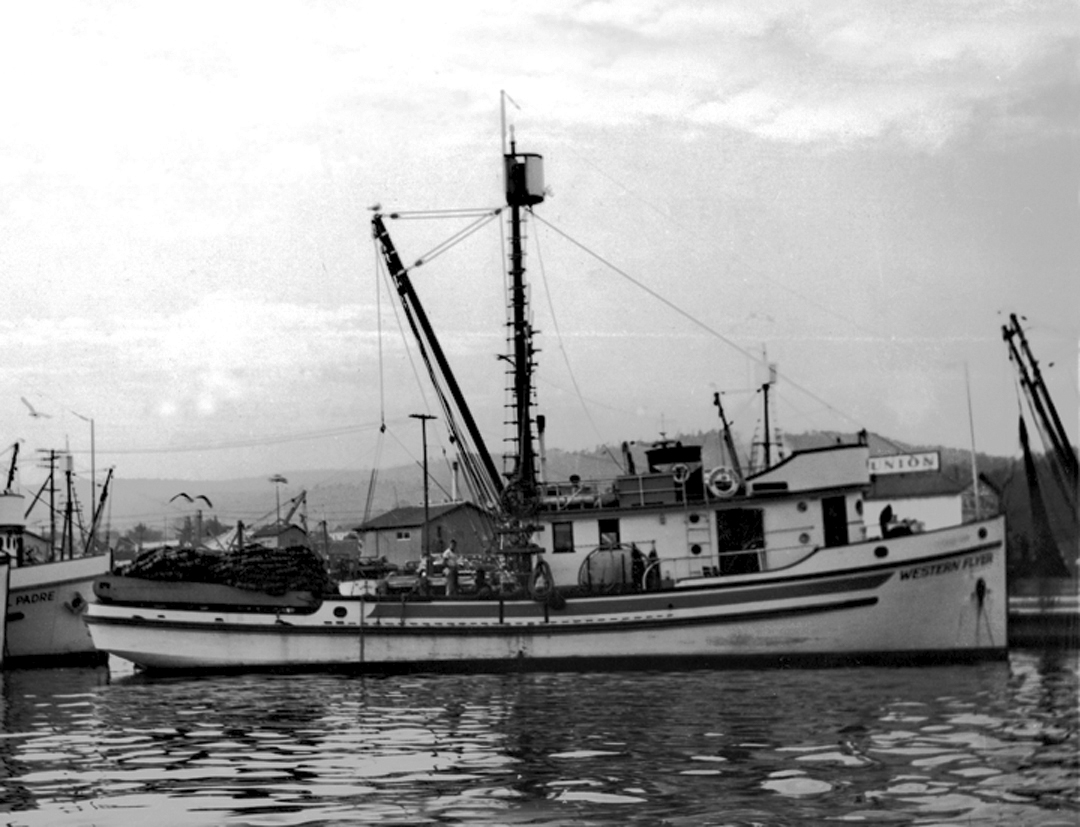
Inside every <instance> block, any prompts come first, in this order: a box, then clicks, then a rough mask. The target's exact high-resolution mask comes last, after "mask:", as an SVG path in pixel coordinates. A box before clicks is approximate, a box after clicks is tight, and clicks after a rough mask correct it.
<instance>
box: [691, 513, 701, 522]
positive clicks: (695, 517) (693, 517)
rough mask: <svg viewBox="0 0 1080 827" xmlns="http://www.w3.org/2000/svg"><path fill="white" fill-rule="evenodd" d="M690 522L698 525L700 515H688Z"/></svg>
mask: <svg viewBox="0 0 1080 827" xmlns="http://www.w3.org/2000/svg"><path fill="white" fill-rule="evenodd" d="M690 522H692V523H700V522H701V515H700V514H691V515H690Z"/></svg>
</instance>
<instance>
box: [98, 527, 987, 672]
mask: <svg viewBox="0 0 1080 827" xmlns="http://www.w3.org/2000/svg"><path fill="white" fill-rule="evenodd" d="M1004 532H1005V526H1004V520H1003V519H1001V518H997V519H994V520H989V521H984V522H981V523H975V524H969V525H964V526H959V527H956V528H950V529H945V530H942V531H936V532H929V533H926V534H919V535H913V536H908V537H902V538H894V539H890V540H888V541H886V542H883V541H875V542H871V543H860V544H855V545H850V546H844V547H841V548H835V549H822V550H821V551H819V552H818V553H815V554H813V555H811V556H810V557H809V558H807V559H806V560H804V561H803V562H801V563H799V564H798V565H795V566H791V567H789V568H787V569H780V570H776V571H771V572H764V573H756V574H748V575H740V576H735V577H724V578H712V579H698V580H697V581H695V582H694V583H693V584H686V585H685V587H682V588H674V589H666V590H660V591H652V592H645V593H637V594H629V595H619V596H609V597H597V596H591V597H575V598H571V599H569V600H568V601H567V602H566V605H565V606H564V607H562V608H554V607H551V606H548V605H545V604H542V603H539V602H536V601H531V600H515V601H509V600H508V601H499V600H498V599H487V600H470V599H458V600H432V601H402V600H393V599H391V600H377V599H375V600H373V599H369V598H364V597H356V598H346V597H340V598H330V599H327V600H325V601H323V603H322V604H321V605H320V606H319V608H318V609H317V610H315V611H314V612H311V613H302V612H295V611H290V612H286V611H281V612H277V613H267V612H265V611H262V612H256V611H236V610H230V609H225V610H217V609H198V608H161V607H151V606H149V605H141V606H140V605H125V604H118V603H112V604H110V603H94V604H91V606H90V609H89V611H88V613H87V622H88V624H89V626H90V631H91V634H92V636H93V640H94V643H95V644H96V646H97V647H98V648H99V649H101V650H102V651H106V652H108V653H110V654H112V655H116V656H118V657H121V658H125V659H127V660H130V661H133V662H134V663H135V664H136V665H138V666H142V667H146V668H152V669H165V670H169V669H171V670H195V669H211V670H213V669H244V668H300V669H303V668H334V667H342V668H357V669H363V668H372V669H380V668H427V667H431V666H435V665H450V666H458V667H461V668H466V667H468V668H481V669H484V668H499V667H505V666H507V665H519V666H525V667H528V666H530V665H531V666H533V667H541V666H544V665H568V666H571V667H573V666H581V667H587V666H591V665H594V664H597V663H601V662H613V661H619V662H625V663H631V664H632V663H634V662H641V663H644V662H648V661H656V660H669V659H679V660H683V661H686V662H687V663H691V664H692V663H694V662H695V661H700V662H702V663H704V662H710V663H723V662H725V661H730V662H732V663H734V662H739V661H742V660H755V659H756V660H760V659H766V660H773V661H777V662H783V661H784V660H785V659H799V658H806V659H812V658H817V657H823V658H829V657H839V658H842V659H851V660H857V659H861V658H875V659H877V658H886V659H898V660H904V659H909V658H915V657H941V658H955V657H961V658H970V657H997V656H1001V655H1003V654H1004V652H1005V646H1006V643H1007V641H1006V633H1007V629H1006V617H1007V605H1008V604H1007V597H1006V590H1005V546H1004ZM883 547H887V553H886V554H885V555H882V554H881V549H882V548H883Z"/></svg>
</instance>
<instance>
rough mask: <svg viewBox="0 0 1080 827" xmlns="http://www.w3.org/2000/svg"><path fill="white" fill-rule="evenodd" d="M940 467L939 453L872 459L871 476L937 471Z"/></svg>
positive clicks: (892, 455)
mask: <svg viewBox="0 0 1080 827" xmlns="http://www.w3.org/2000/svg"><path fill="white" fill-rule="evenodd" d="M940 467H941V456H940V454H939V452H937V451H926V452H925V453H921V454H890V455H889V456H884V457H870V473H871V474H910V473H912V472H914V471H937V470H939V469H940Z"/></svg>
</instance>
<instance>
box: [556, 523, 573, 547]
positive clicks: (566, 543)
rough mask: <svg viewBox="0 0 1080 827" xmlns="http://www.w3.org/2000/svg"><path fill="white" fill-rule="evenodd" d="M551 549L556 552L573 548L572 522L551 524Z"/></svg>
mask: <svg viewBox="0 0 1080 827" xmlns="http://www.w3.org/2000/svg"><path fill="white" fill-rule="evenodd" d="M551 550H552V551H553V552H555V553H556V554H560V553H564V552H572V551H573V550H574V524H573V523H552V524H551Z"/></svg>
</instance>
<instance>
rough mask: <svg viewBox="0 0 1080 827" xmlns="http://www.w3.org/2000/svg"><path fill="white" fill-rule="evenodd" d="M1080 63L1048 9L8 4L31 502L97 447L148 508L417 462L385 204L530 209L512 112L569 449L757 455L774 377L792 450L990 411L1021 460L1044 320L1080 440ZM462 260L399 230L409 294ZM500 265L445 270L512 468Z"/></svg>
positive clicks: (0, 168)
mask: <svg viewBox="0 0 1080 827" xmlns="http://www.w3.org/2000/svg"><path fill="white" fill-rule="evenodd" d="M1078 30H1080V15H1078V14H1077V6H1076V4H1075V2H1060V3H1057V2H1053V1H1052V0H1048V1H1047V2H1006V0H1000V1H999V0H990V2H987V0H972V1H971V2H964V1H963V0H953V2H949V3H941V2H918V1H915V2H912V0H904V1H903V2H880V3H865V2H790V0H784V2H752V3H751V2H746V1H745V0H740V2H722V1H717V0H708V2H705V0H701V1H700V2H678V0H663V2H646V1H645V0H638V1H637V2H633V1H631V2H622V0H620V2H560V1H559V0H554V1H551V2H544V3H539V4H532V5H531V6H525V5H523V4H513V3H506V2H491V3H485V2H461V3H446V4H436V3H429V2H424V3H412V2H408V1H407V0H406V2H398V3H374V2H372V3H366V2H305V3H287V2H283V3H261V2H260V3H253V2H237V3H227V2H226V3H212V4H211V3H206V4H203V3H184V4H162V3H123V2H119V3H112V2H99V3H83V2H80V3H72V4H70V5H62V6H58V5H57V4H48V5H47V6H39V5H38V4H30V3H21V4H9V5H8V6H7V7H6V8H5V9H4V11H3V25H2V26H0V69H2V71H3V74H4V76H5V78H6V82H5V83H4V84H3V85H2V87H0V111H2V112H3V127H2V129H0V183H2V186H3V193H4V197H3V199H2V200H0V230H2V238H3V243H2V244H0V270H2V273H3V284H4V287H5V291H6V296H5V297H4V301H3V304H2V306H3V312H2V313H0V346H2V348H3V353H4V358H3V360H2V366H0V434H2V435H3V440H4V442H5V443H13V442H14V441H15V440H17V439H21V440H24V443H23V449H22V450H23V452H24V456H26V457H28V458H27V459H25V460H24V461H23V474H24V475H26V474H28V473H29V472H30V469H31V468H32V466H33V464H34V463H33V461H32V460H31V459H30V458H29V456H32V455H33V453H34V452H35V451H37V450H39V449H48V448H62V447H64V445H65V444H67V445H69V446H70V448H71V449H72V450H73V451H74V452H75V462H76V465H77V467H78V468H79V469H86V468H88V466H89V456H88V449H89V442H90V430H91V429H90V426H89V423H88V422H87V420H89V419H93V421H94V428H93V431H94V434H95V442H96V449H97V466H98V469H99V473H100V472H101V469H103V468H104V467H106V466H109V465H113V466H115V467H116V473H117V475H118V477H120V478H125V477H127V478H134V477H145V476H152V477H190V478H204V479H216V478H231V477H240V476H247V475H260V474H271V473H275V472H280V471H285V470H288V469H301V468H309V469H312V468H363V467H367V466H368V465H369V464H370V463H371V462H372V461H373V460H374V458H375V453H376V447H377V445H378V439H377V427H378V425H379V423H380V422H381V421H382V420H383V419H385V421H386V422H387V427H388V432H387V436H386V437H384V438H383V454H382V457H383V460H384V461H386V462H392V463H396V462H400V461H408V459H409V457H413V458H415V457H416V456H418V454H419V450H420V449H419V433H418V425H417V422H416V421H415V420H410V419H409V418H408V415H409V414H410V413H419V412H424V411H428V410H430V411H431V412H432V413H438V411H436V410H435V409H434V405H435V403H434V397H433V396H432V394H431V392H430V390H429V389H427V388H425V387H424V386H423V384H422V383H420V382H418V381H417V378H416V375H417V373H416V372H417V367H416V363H415V350H414V349H413V348H412V345H411V343H407V342H406V340H405V339H404V338H403V337H402V335H401V333H400V330H399V327H398V321H397V318H396V316H395V311H396V307H395V305H394V303H393V301H391V299H390V297H389V296H388V294H387V291H386V287H385V284H384V285H382V286H381V287H379V286H378V285H379V278H380V276H379V269H378V266H377V256H376V254H375V250H374V248H373V244H372V240H371V235H370V226H369V222H370V217H371V213H370V211H369V208H370V207H371V206H372V205H374V204H376V203H380V204H382V206H383V208H384V209H386V210H390V209H400V210H422V209H449V208H457V207H496V206H498V205H499V204H500V201H501V198H502V183H501V167H500V155H501V151H502V150H501V139H502V136H501V129H500V90H505V91H506V92H507V93H508V95H509V96H510V99H511V100H510V102H509V103H507V105H506V112H507V120H508V121H509V122H511V123H512V124H513V126H514V128H515V135H516V138H517V141H518V149H519V150H522V151H529V152H536V153H540V154H542V155H543V156H544V159H545V177H546V183H547V186H548V188H549V195H548V198H547V201H546V202H545V203H544V204H542V205H540V206H539V207H538V208H537V215H538V220H535V221H532V222H531V223H530V224H529V226H528V235H529V252H528V265H529V268H530V270H529V272H530V279H531V284H532V298H533V302H534V304H533V308H534V315H535V322H536V326H537V327H538V328H539V330H540V331H541V332H540V335H539V337H538V344H539V346H540V347H541V349H542V352H541V353H540V354H539V377H538V391H537V399H538V410H539V411H540V412H542V413H544V414H545V415H546V417H547V420H548V423H549V424H548V436H547V443H548V445H550V446H557V447H562V448H567V449H577V448H589V447H592V446H595V445H598V444H601V443H606V442H615V441H621V440H627V439H645V440H647V439H651V438H655V437H656V436H658V435H659V433H661V432H666V433H676V432H680V431H686V432H689V431H696V430H699V429H707V428H712V427H714V425H715V423H716V410H715V408H713V407H712V404H711V400H712V394H713V392H714V391H715V390H723V391H724V392H725V394H726V395H725V397H724V399H725V407H726V410H727V413H728V415H729V417H730V418H732V419H733V420H734V422H735V427H736V430H738V431H739V432H740V433H741V434H743V436H744V437H745V438H749V437H750V436H751V435H752V434H753V433H754V430H755V428H756V427H758V428H759V427H760V425H759V418H760V396H758V395H755V394H754V393H753V390H752V389H753V388H754V387H756V386H757V385H758V384H759V383H760V380H761V373H760V364H759V363H760V362H761V361H762V359H763V354H764V355H765V356H764V358H765V359H767V361H769V362H775V363H776V365H777V368H778V370H779V383H778V384H777V386H776V387H775V388H774V391H773V398H772V400H771V401H772V403H773V405H772V408H773V420H774V423H775V424H778V425H779V427H780V428H781V429H785V430H790V431H793V432H799V431H804V430H812V429H844V430H848V431H851V430H855V429H857V428H859V427H866V428H869V429H870V430H872V431H876V432H878V433H882V434H885V435H887V436H890V437H894V438H897V439H901V440H906V441H910V442H916V443H941V444H946V445H951V446H956V447H967V446H968V445H970V442H971V437H970V432H969V418H968V401H967V400H968V395H967V387H968V386H970V393H971V400H972V407H973V418H974V429H975V438H976V443H977V446H978V447H979V449H980V450H983V451H987V452H991V453H996V454H1006V455H1008V454H1014V453H1016V451H1017V440H1016V435H1015V434H1016V429H1015V421H1016V415H1017V396H1016V382H1015V371H1014V369H1013V367H1012V366H1011V365H1010V364H1009V362H1008V360H1007V353H1006V348H1005V346H1004V344H1003V342H1002V341H1001V326H1002V324H1003V323H1004V322H1005V321H1006V319H1007V314H1008V313H1011V312H1016V313H1018V314H1022V315H1023V316H1024V317H1026V321H1025V322H1024V324H1025V326H1026V330H1027V331H1028V334H1029V338H1030V341H1031V344H1032V347H1033V348H1034V350H1035V352H1036V355H1037V356H1039V358H1040V360H1041V361H1042V365H1043V368H1044V370H1045V375H1046V379H1047V382H1048V384H1049V385H1050V388H1051V392H1052V393H1053V394H1054V395H1055V399H1056V401H1057V403H1058V405H1059V407H1060V408H1061V410H1062V412H1063V414H1064V415H1065V419H1066V423H1067V427H1068V428H1069V430H1070V434H1071V435H1072V437H1073V439H1074V440H1075V439H1076V420H1077V417H1076V411H1077V374H1078V371H1077V342H1078V328H1080V317H1078V308H1080V288H1078V281H1080V274H1078V266H1077V265H1078V263H1080V233H1078V232H1077V227H1078V223H1077V219H1078V189H1077V187H1078V167H1080V162H1078V157H1080V155H1078V141H1077V137H1078V135H1077V133H1078V124H1080V119H1078V115H1080V111H1078V110H1080V107H1078V91H1080V78H1078V54H1080V40H1078ZM462 226H463V225H462V222H461V221H460V220H458V221H454V220H440V221H436V222H428V221H398V222H391V223H390V232H391V235H392V236H393V238H394V241H395V243H396V244H397V247H398V249H399V251H400V252H401V254H402V257H403V258H404V259H405V260H407V261H413V260H415V259H417V258H419V257H421V256H422V255H424V254H425V253H426V252H427V251H428V250H430V249H431V248H433V247H434V246H435V245H437V244H438V243H439V242H440V241H441V240H442V239H444V238H446V237H448V236H450V235H452V234H453V233H455V232H457V231H458V230H459V229H460V228H461V227H462ZM503 232H504V230H503V229H502V228H500V227H499V225H498V223H495V224H492V225H489V226H488V227H486V228H484V229H483V230H481V231H479V232H478V233H476V234H475V235H473V236H471V237H469V238H468V240H467V241H465V242H463V243H462V244H460V245H458V246H456V247H454V248H453V249H451V250H450V251H448V252H446V253H445V254H443V255H441V256H439V257H438V258H436V259H435V260H433V261H431V262H430V263H429V264H427V265H425V266H423V267H419V268H416V269H415V270H414V271H413V279H414V283H415V284H416V286H417V289H418V291H419V293H420V295H421V297H422V299H423V300H424V302H425V305H426V306H427V307H428V310H429V312H430V314H431V316H432V317H433V320H434V323H435V325H436V327H437V328H438V330H439V333H440V336H441V339H442V342H443V345H444V347H445V348H446V350H447V351H448V353H449V356H450V359H451V361H452V363H453V365H454V368H455V370H456V372H457V374H458V377H459V379H460V381H461V383H462V385H463V386H464V389H465V392H466V394H467V396H468V397H469V399H470V400H471V402H472V405H473V409H474V413H475V414H476V416H477V419H478V420H479V421H480V423H481V426H482V428H483V430H484V432H485V434H486V436H487V440H488V442H489V444H490V445H491V446H492V448H493V450H495V451H499V450H501V447H502V444H503V439H504V438H505V436H506V433H505V431H504V428H503V424H502V423H503V419H504V410H503V405H504V403H505V401H506V394H505V390H504V388H505V377H504V375H503V367H504V364H503V363H502V362H499V361H498V360H497V358H496V354H498V353H499V352H502V351H503V349H504V346H505V343H504V337H505V327H504V313H505V310H504V283H503V271H504V269H505V265H504V261H503V259H502V257H501V256H502V251H501V235H502V234H503ZM410 354H413V355H412V356H410ZM1050 363H1053V365H1052V366H1051V365H1050ZM966 377H967V378H968V379H966ZM968 380H969V381H968ZM24 399H25V400H26V401H27V402H29V403H30V405H32V406H33V407H34V408H35V409H36V410H38V411H39V412H42V413H45V414H48V417H44V416H42V417H32V416H31V415H30V410H29V408H28V406H27V405H26V404H25V402H24V401H23V400H24ZM430 436H431V439H432V443H433V445H434V446H435V447H434V449H433V450H435V451H436V452H440V451H441V450H442V447H441V446H444V445H445V444H446V441H445V436H444V435H443V434H442V432H441V429H440V428H439V426H438V424H435V425H433V426H432V431H431V434H430Z"/></svg>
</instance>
